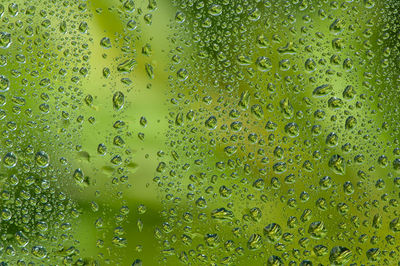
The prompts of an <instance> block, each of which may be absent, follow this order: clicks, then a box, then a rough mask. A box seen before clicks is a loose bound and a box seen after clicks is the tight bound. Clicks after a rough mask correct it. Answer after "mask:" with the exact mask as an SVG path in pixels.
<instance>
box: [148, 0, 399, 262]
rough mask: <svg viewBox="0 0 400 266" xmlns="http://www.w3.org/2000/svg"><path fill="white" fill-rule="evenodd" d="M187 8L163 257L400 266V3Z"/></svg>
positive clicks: (166, 175) (175, 90)
mask: <svg viewBox="0 0 400 266" xmlns="http://www.w3.org/2000/svg"><path fill="white" fill-rule="evenodd" d="M250 2H251V3H250ZM175 5H176V8H177V10H178V11H177V13H176V15H175V24H173V25H172V26H171V27H172V29H174V30H176V31H177V32H179V36H180V38H181V39H180V42H179V41H178V39H179V38H174V40H175V41H176V42H177V43H178V44H177V45H176V47H175V48H174V49H173V50H171V51H170V56H171V59H172V64H171V67H170V71H171V72H172V75H171V76H170V87H171V88H172V89H171V92H170V98H171V100H170V102H169V104H170V113H169V123H170V130H169V133H168V137H169V138H170V140H169V141H168V143H167V146H168V148H169V149H170V157H165V158H161V160H160V163H159V165H158V167H157V172H158V175H157V177H156V178H155V181H156V182H157V183H158V186H159V187H161V188H162V190H163V193H164V196H165V199H164V206H165V210H164V212H163V213H162V215H163V217H164V219H165V222H164V223H163V224H162V225H161V226H160V227H159V228H157V229H156V232H155V235H156V238H158V239H159V241H160V244H161V245H162V247H163V253H164V255H165V256H164V258H163V260H164V261H171V262H173V261H175V260H176V259H178V260H180V261H181V262H184V263H187V264H190V263H206V262H207V263H216V264H219V263H222V264H224V265H225V264H227V265H228V264H234V265H235V264H241V263H245V262H248V261H249V260H250V259H251V260H252V261H254V262H255V263H258V262H260V263H266V264H267V265H286V264H289V265H292V264H293V265H296V263H300V265H311V264H312V263H317V262H321V263H330V264H334V265H342V264H345V263H351V262H357V263H358V262H362V263H365V262H369V263H384V264H393V263H397V262H398V259H399V253H398V252H399V251H398V247H399V246H398V243H399V242H398V238H399V237H400V236H398V235H397V234H398V229H397V227H398V221H399V220H398V219H399V212H398V210H397V207H398V201H399V196H400V194H399V182H398V180H399V179H398V177H396V176H397V175H398V174H399V170H400V163H399V162H400V158H399V154H400V153H399V152H398V145H399V141H398V136H397V134H396V132H398V130H397V127H398V124H397V122H396V121H395V118H394V114H396V110H397V109H396V107H395V106H393V105H392V104H391V103H389V102H388V101H387V99H388V98H387V97H388V95H392V96H393V97H395V98H396V99H397V98H398V96H395V95H397V94H398V84H397V85H395V84H396V80H397V83H398V71H399V70H398V66H396V63H395V62H396V60H398V58H399V38H398V36H399V35H398V34H399V28H398V26H396V22H398V18H396V16H395V15H394V13H393V10H395V9H396V8H398V4H397V3H396V1H388V3H377V2H376V1H354V2H352V1H342V2H339V1H320V2H315V3H311V2H309V1H229V0H227V1H219V2H218V1H214V2H213V1H184V0H182V1H175ZM378 10H380V11H378ZM378 13H379V14H380V15H378ZM380 17H384V19H380ZM381 29H382V31H381ZM187 33H190V34H187ZM389 55H391V56H392V57H390V56H389ZM389 65H390V66H392V68H388V66H389ZM389 84H390V85H389ZM393 86H394V87H395V88H396V89H395V92H389V89H388V87H393ZM385 99H386V100H385ZM385 110H387V111H386V113H385ZM388 117H391V119H388ZM390 120H392V123H389V122H388V121H390Z"/></svg>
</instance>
